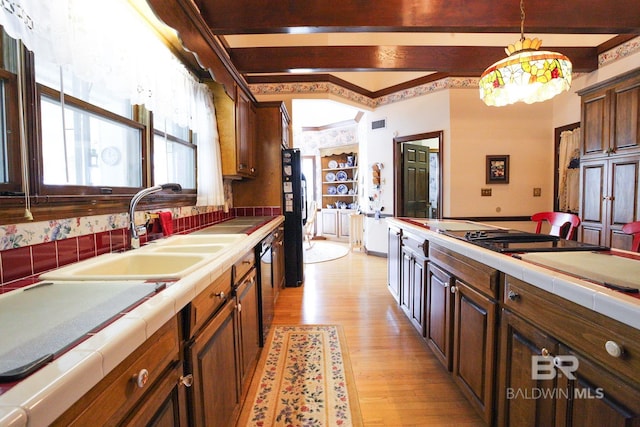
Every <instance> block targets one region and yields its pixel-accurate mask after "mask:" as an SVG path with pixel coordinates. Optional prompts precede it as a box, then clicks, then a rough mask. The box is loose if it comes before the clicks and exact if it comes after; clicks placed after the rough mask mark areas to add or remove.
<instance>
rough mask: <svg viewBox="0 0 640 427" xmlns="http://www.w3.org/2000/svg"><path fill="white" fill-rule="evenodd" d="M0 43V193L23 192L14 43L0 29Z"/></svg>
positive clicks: (15, 45)
mask: <svg viewBox="0 0 640 427" xmlns="http://www.w3.org/2000/svg"><path fill="white" fill-rule="evenodd" d="M0 34H1V41H2V45H1V46H0V48H1V52H2V56H1V62H0V194H1V195H13V194H19V193H20V192H21V191H22V172H23V170H22V167H21V162H20V157H21V151H20V129H19V128H20V125H19V118H18V104H19V102H18V84H17V70H16V61H17V44H16V42H15V40H13V39H11V38H10V37H9V36H7V34H6V33H5V32H4V31H1V33H0Z"/></svg>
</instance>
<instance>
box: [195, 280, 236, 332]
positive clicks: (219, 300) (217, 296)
mask: <svg viewBox="0 0 640 427" xmlns="http://www.w3.org/2000/svg"><path fill="white" fill-rule="evenodd" d="M229 298H231V269H229V270H227V271H225V272H224V273H222V275H220V277H218V278H217V279H216V280H214V281H213V283H211V284H210V285H209V286H208V287H207V289H205V290H204V291H202V292H201V293H200V294H198V296H196V297H195V298H194V299H193V301H191V306H190V309H189V310H188V311H187V312H188V314H187V316H188V320H189V330H188V331H187V332H186V334H185V335H186V336H188V337H192V336H193V335H194V334H195V333H196V332H197V331H198V330H199V329H200V328H201V327H202V325H204V323H205V322H206V321H207V319H209V318H210V317H211V316H212V315H213V314H214V313H215V312H217V311H218V309H219V308H220V307H222V305H223V304H224V303H225V302H227V300H228V299H229Z"/></svg>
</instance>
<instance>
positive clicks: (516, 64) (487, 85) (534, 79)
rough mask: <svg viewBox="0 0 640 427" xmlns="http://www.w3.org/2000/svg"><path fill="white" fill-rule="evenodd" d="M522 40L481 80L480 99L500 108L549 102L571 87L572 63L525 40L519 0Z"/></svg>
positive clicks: (521, 5)
mask: <svg viewBox="0 0 640 427" xmlns="http://www.w3.org/2000/svg"><path fill="white" fill-rule="evenodd" d="M520 17H521V24H520V40H518V41H517V42H516V43H514V44H512V45H509V46H508V47H507V48H506V49H505V52H506V53H507V55H508V56H507V57H506V58H504V59H502V60H500V61H498V62H496V63H495V64H493V65H491V66H490V67H489V68H487V69H486V70H485V71H484V73H482V76H481V77H480V99H482V100H483V101H484V102H485V104H487V105H493V106H496V107H501V106H504V105H508V104H513V103H516V102H525V103H527V104H532V103H534V102H541V101H546V100H547V99H551V98H553V97H554V96H556V95H558V94H559V93H561V92H562V91H565V90H569V88H570V87H571V68H572V66H571V61H569V58H567V57H566V56H564V55H562V54H561V53H556V52H549V51H544V50H538V48H539V47H540V45H541V44H542V41H541V40H539V39H537V38H534V39H533V40H531V39H528V38H525V37H524V3H523V0H520Z"/></svg>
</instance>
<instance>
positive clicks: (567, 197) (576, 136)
mask: <svg viewBox="0 0 640 427" xmlns="http://www.w3.org/2000/svg"><path fill="white" fill-rule="evenodd" d="M558 156H559V159H558V181H559V183H558V206H559V209H560V210H561V211H563V212H574V213H577V212H578V211H579V210H580V195H579V192H580V167H579V166H580V128H576V129H574V130H572V131H571V130H569V131H564V132H562V133H561V134H560V147H559V153H558Z"/></svg>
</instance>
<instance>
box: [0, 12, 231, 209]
mask: <svg viewBox="0 0 640 427" xmlns="http://www.w3.org/2000/svg"><path fill="white" fill-rule="evenodd" d="M0 25H2V26H3V27H4V28H5V31H6V32H7V34H9V35H10V36H11V37H13V38H15V39H20V40H21V41H22V42H23V43H24V45H25V46H26V47H27V48H28V49H29V50H31V51H32V52H34V54H35V55H36V56H38V57H41V58H43V59H44V60H46V61H48V62H52V63H54V64H57V65H59V66H64V67H69V68H71V69H72V70H73V72H74V74H75V75H77V76H78V77H80V78H82V79H83V80H84V81H86V82H90V83H92V84H95V85H103V86H106V87H108V88H109V90H110V91H112V92H114V93H117V94H119V95H121V96H122V97H124V98H129V99H131V102H132V103H133V104H144V105H145V106H146V108H147V109H149V110H151V111H154V112H156V113H158V114H159V115H160V116H162V117H166V118H169V119H171V120H172V121H173V122H174V123H177V124H178V125H180V126H188V127H189V128H191V129H193V130H195V131H196V133H197V135H198V204H199V205H200V204H210V205H216V206H221V205H223V204H224V193H223V186H222V169H221V167H220V143H219V139H218V132H217V128H216V121H215V109H214V106H213V102H212V95H211V93H210V92H209V90H208V88H206V86H205V85H202V84H200V83H199V82H198V81H197V80H196V79H195V78H194V77H193V76H192V75H191V74H190V73H189V72H188V70H187V69H186V68H185V67H184V66H183V65H182V63H180V62H179V61H178V59H177V58H176V57H175V56H174V55H173V54H172V53H171V51H170V50H169V49H168V48H167V47H166V46H164V45H163V43H162V42H161V41H160V40H159V39H158V38H157V37H156V36H155V34H154V32H153V31H152V30H151V28H150V27H149V25H148V24H147V22H146V21H144V20H143V19H142V17H141V16H140V14H139V13H138V12H137V11H136V10H135V9H134V8H133V7H132V6H131V5H130V4H129V2H127V1H126V0H108V1H105V0H4V1H2V3H1V4H0Z"/></svg>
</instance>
